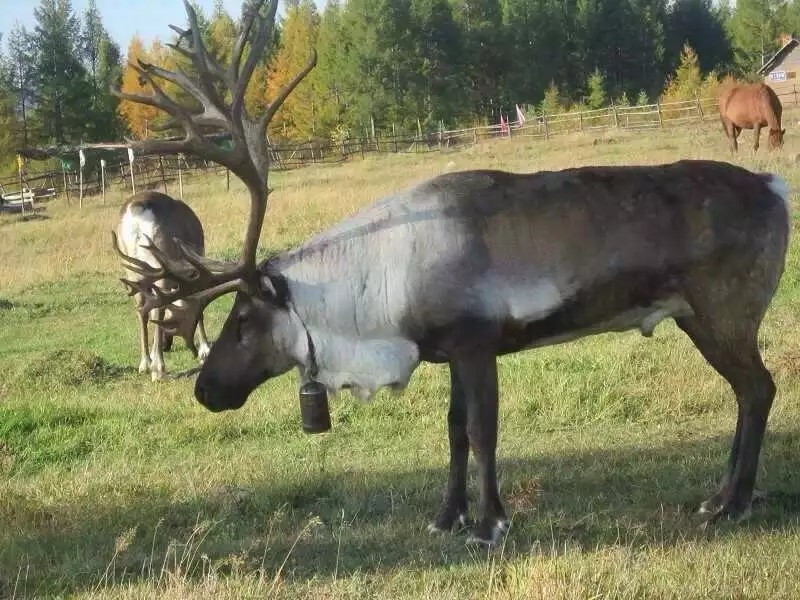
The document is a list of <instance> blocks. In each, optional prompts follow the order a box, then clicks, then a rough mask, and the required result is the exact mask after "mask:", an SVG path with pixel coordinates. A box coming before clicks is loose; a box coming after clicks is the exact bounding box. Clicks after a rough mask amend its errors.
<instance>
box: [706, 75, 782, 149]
mask: <svg viewBox="0 0 800 600" xmlns="http://www.w3.org/2000/svg"><path fill="white" fill-rule="evenodd" d="M718 103H719V116H720V119H721V120H722V128H723V129H724V130H725V136H726V137H727V138H728V140H729V141H730V145H731V151H732V152H736V151H738V150H739V144H738V142H737V138H738V137H739V134H740V133H741V132H742V129H753V130H754V132H753V139H754V142H753V152H756V151H757V150H758V139H759V138H760V137H761V128H762V127H769V147H770V149H774V148H780V147H781V146H783V134H784V133H786V130H785V129H781V113H782V111H783V108H782V106H781V101H780V100H779V99H778V96H777V95H775V92H774V91H773V90H772V88H771V87H769V86H768V85H766V84H764V83H745V84H734V85H727V86H724V87H723V88H722V91H721V92H720V94H719V98H718Z"/></svg>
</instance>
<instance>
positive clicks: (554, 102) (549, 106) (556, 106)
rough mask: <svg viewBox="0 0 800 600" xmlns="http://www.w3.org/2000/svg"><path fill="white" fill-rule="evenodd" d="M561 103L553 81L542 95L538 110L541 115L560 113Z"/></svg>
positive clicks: (559, 94)
mask: <svg viewBox="0 0 800 600" xmlns="http://www.w3.org/2000/svg"><path fill="white" fill-rule="evenodd" d="M562 107H563V102H562V99H561V93H560V92H559V91H558V86H557V85H556V84H555V82H554V81H551V82H550V85H549V86H548V87H547V91H545V93H544V98H543V99H542V103H541V104H540V105H539V110H540V111H541V113H542V114H543V115H552V114H556V113H560V112H561V111H562Z"/></svg>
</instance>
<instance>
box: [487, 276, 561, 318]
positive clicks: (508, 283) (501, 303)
mask: <svg viewBox="0 0 800 600" xmlns="http://www.w3.org/2000/svg"><path fill="white" fill-rule="evenodd" d="M481 288H482V289H481V291H480V295H481V297H482V298H485V302H486V306H485V310H486V311H487V312H488V313H489V314H488V316H490V317H495V318H498V317H499V318H505V317H506V316H511V317H512V318H513V319H514V320H516V321H533V320H536V319H541V318H542V317H545V316H547V315H548V314H550V313H552V312H553V311H555V310H556V309H557V308H558V307H559V306H561V304H562V303H563V301H564V298H563V296H562V294H561V292H560V291H559V289H558V287H557V286H556V284H555V283H553V282H552V281H551V280H549V279H544V278H542V279H538V280H536V281H533V282H531V281H525V280H524V279H522V278H520V279H516V280H511V279H509V278H499V277H493V278H491V279H490V280H488V281H486V282H485V283H484V284H482V286H481Z"/></svg>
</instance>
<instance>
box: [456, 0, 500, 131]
mask: <svg viewBox="0 0 800 600" xmlns="http://www.w3.org/2000/svg"><path fill="white" fill-rule="evenodd" d="M453 12H454V13H455V15H456V18H457V20H458V22H459V23H460V25H461V28H462V31H463V35H464V57H465V65H466V67H465V76H466V78H467V82H468V87H467V90H468V91H469V93H470V96H471V97H470V100H471V104H472V110H473V112H474V113H475V114H476V115H480V116H489V117H491V118H492V119H494V118H496V117H497V116H498V115H497V112H498V111H499V109H500V107H501V106H502V105H503V104H504V103H506V102H507V101H508V100H510V99H508V98H505V93H504V92H505V87H504V82H505V80H506V78H507V69H508V55H509V48H508V45H507V40H506V38H505V36H504V29H503V13H502V10H501V6H500V2H499V0H453Z"/></svg>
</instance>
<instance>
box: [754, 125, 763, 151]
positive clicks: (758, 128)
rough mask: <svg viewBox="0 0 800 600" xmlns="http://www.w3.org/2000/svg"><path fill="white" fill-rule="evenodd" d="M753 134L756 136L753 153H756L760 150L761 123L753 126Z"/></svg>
mask: <svg viewBox="0 0 800 600" xmlns="http://www.w3.org/2000/svg"><path fill="white" fill-rule="evenodd" d="M753 136H754V142H753V154H755V153H756V152H758V138H760V137H761V125H758V124H756V125H755V126H754V127H753Z"/></svg>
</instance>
